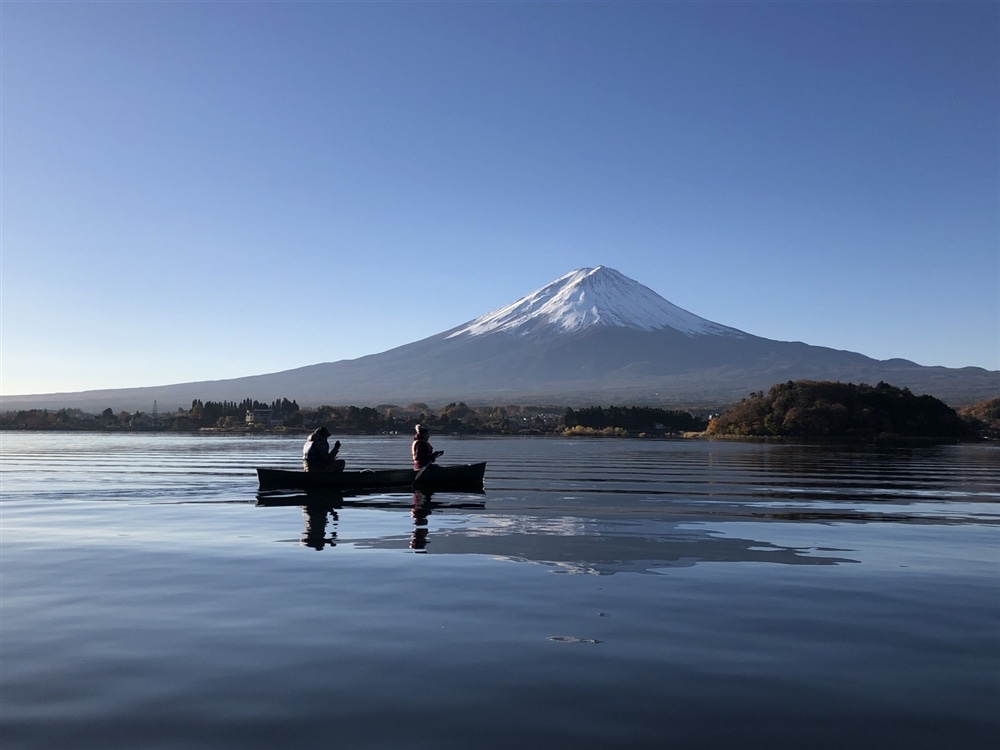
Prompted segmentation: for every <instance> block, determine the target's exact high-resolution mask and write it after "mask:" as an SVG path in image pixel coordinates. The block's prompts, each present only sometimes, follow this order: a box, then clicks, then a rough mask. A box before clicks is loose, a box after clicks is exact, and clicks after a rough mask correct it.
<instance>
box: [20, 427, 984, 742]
mask: <svg viewBox="0 0 1000 750" xmlns="http://www.w3.org/2000/svg"><path fill="white" fill-rule="evenodd" d="M340 437H341V440H342V441H343V443H344V448H343V450H342V454H341V455H342V457H343V458H345V459H347V461H348V466H349V468H388V467H399V466H405V465H406V463H407V457H408V450H409V441H408V438H406V437H403V436H399V437H388V436H387V437H378V438H357V437H353V436H352V437H346V436H340ZM0 440H2V465H0V470H2V474H0V491H2V499H0V534H2V537H0V584H2V592H0V593H2V602H0V660H2V669H0V743H2V744H3V746H4V747H5V748H7V747H10V748H35V747H37V748H49V747H61V746H64V745H66V744H67V743H69V742H72V744H73V745H74V746H75V747H78V748H115V747H121V748H133V747H143V748H180V747H184V748H199V747H204V748H230V747H231V748H265V747H266V748H271V747H275V746H287V747H300V746H307V745H309V746H320V747H327V746H350V747H362V748H368V747H371V748H383V747H384V748H396V747H401V746H406V747H428V748H431V747H434V748H468V747H481V748H494V747H496V748H501V747H503V748H507V747H512V746H515V747H546V748H548V747H574V748H590V747H593V748H597V747H601V748H604V747H607V746H609V744H611V745H613V746H621V747H650V748H652V747H656V748H663V747H678V748H725V747H789V746H793V745H794V746H797V747H798V746H801V747H811V748H827V747H828V748H844V747H853V748H865V747H872V748H875V747H879V748H883V747H886V746H893V747H907V748H940V747H963V748H980V747H982V748H986V747H990V748H992V747H995V746H996V744H997V739H998V737H1000V734H998V733H1000V719H998V715H1000V714H998V711H997V707H998V706H1000V635H998V634H1000V628H998V625H1000V452H998V450H997V448H996V447H995V446H991V445H974V446H944V447H937V448H921V449H892V450H875V449H867V448H840V447H836V446H806V445H788V444H763V443H735V442H703V441H645V440H619V439H614V440H599V439H573V440H562V439H552V438H528V439H515V438H504V439H492V438H476V439H457V438H450V437H447V436H437V435H435V436H434V438H433V443H434V445H435V448H443V449H445V451H446V453H445V456H444V457H443V459H442V461H443V462H444V461H447V462H454V463H464V462H469V461H478V460H487V461H488V462H489V465H488V467H487V473H486V493H485V494H484V495H476V494H468V495H464V494H439V495H434V496H432V497H431V498H430V499H429V504H428V501H427V499H425V498H419V497H418V498H416V503H417V505H416V507H415V506H414V503H415V498H414V497H413V496H412V495H410V494H408V493H407V494H386V493H382V494H378V495H370V496H364V497H357V498H345V499H344V501H343V502H340V503H337V504H330V505H325V506H323V505H312V506H310V507H302V506H301V505H299V504H298V503H297V499H296V498H294V497H292V498H286V499H287V501H288V502H289V503H291V504H289V505H277V506H275V505H273V501H274V498H267V497H264V498H259V497H258V496H257V485H256V480H255V478H254V475H253V467H254V466H257V465H265V466H274V467H284V468H297V467H298V463H299V458H298V456H299V449H300V442H301V439H292V438H285V437H259V436H255V437H249V436H180V435H162V434H161V435H76V434H58V435H53V434H38V433H2V434H0ZM303 502H304V501H303Z"/></svg>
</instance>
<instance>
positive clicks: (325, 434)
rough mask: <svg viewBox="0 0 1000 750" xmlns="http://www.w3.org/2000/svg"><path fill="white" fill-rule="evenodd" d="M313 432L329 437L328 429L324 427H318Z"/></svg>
mask: <svg viewBox="0 0 1000 750" xmlns="http://www.w3.org/2000/svg"><path fill="white" fill-rule="evenodd" d="M313 434H314V435H318V436H319V437H330V431H329V430H328V429H326V427H320V428H319V429H318V430H316V432H314V433H313Z"/></svg>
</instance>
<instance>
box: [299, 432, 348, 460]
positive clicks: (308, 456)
mask: <svg viewBox="0 0 1000 750" xmlns="http://www.w3.org/2000/svg"><path fill="white" fill-rule="evenodd" d="M328 437H330V431H329V430H328V429H326V427H320V428H318V429H316V430H314V431H313V433H312V434H311V435H310V436H309V437H308V439H307V440H306V444H305V445H303V446H302V468H303V470H305V471H343V470H344V466H345V465H346V462H345V461H344V460H343V459H341V458H337V453H339V452H340V441H339V440H338V441H337V442H336V443H334V444H333V448H332V449H331V448H330V443H329V441H328V440H327V438H328Z"/></svg>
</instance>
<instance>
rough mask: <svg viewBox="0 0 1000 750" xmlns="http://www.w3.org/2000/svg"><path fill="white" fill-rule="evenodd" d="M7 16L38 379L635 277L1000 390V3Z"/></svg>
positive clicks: (183, 378)
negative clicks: (972, 373)
mask: <svg viewBox="0 0 1000 750" xmlns="http://www.w3.org/2000/svg"><path fill="white" fill-rule="evenodd" d="M0 24H2V26H0V42H2V51H0V95H2V100H0V156H2V161H0V191H2V192H0V219H2V226H0V250H2V257H0V273H2V276H0V284H2V288H0V292H2V299H0V313H2V318H0V327H2V331H0V333H2V339H0V354H2V382H0V392H2V393H5V394H19V393H47V392H55V391H77V390H85V389H92V388H119V387H132V386H143V385H159V384H169V383H179V382H189V381H196V380H214V379H221V378H230V377H241V376H245V375H254V374H259V373H266V372H276V371H279V370H285V369H289V368H293V367H298V366H302V365H308V364H315V363H318V362H330V361H336V360H339V359H348V358H355V357H359V356H363V355H365V354H373V353H377V352H381V351H384V350H386V349H389V348H392V347H394V346H398V345H401V344H405V343H409V342H411V341H415V340H418V339H421V338H424V337H426V336H430V335H433V334H435V333H438V332H440V331H443V330H446V329H448V328H451V327H453V326H456V325H459V324H461V323H463V322H466V321H468V320H470V319H472V318H475V317H477V316H479V315H481V314H483V313H486V312H489V311H491V310H493V309H495V308H498V307H501V306H503V305H505V304H507V303H509V302H512V301H514V300H515V299H517V298H519V297H521V296H523V295H525V294H527V293H529V292H531V291H533V290H535V289H537V288H538V287H541V286H543V285H544V284H546V283H548V282H550V281H552V280H553V279H555V278H557V277H558V276H561V275H562V274H564V273H567V272H568V271H571V270H573V269H575V268H581V267H588V266H595V265H602V264H603V265H607V266H611V267H613V268H616V269H618V270H619V271H621V272H622V273H624V274H625V275H627V276H630V277H632V278H634V279H636V280H637V281H639V282H641V283H643V284H645V285H646V286H648V287H650V288H651V289H653V290H654V291H656V292H658V293H659V294H661V295H662V296H664V297H666V298H667V299H668V300H670V301H671V302H673V303H674V304H677V305H680V306H681V307H683V308H685V309H687V310H689V311H691V312H693V313H696V314H697V315H700V316H702V317H705V318H708V319H710V320H713V321H715V322H718V323H722V324H724V325H728V326H733V327H736V328H740V329H742V330H745V331H748V332H750V333H753V334H756V335H759V336H766V337H768V338H773V339H781V340H790V341H805V342H808V343H810V344H817V345H823V346H830V347H834V348H838V349H849V350H851V351H857V352H861V353H863V354H866V355H869V356H872V357H876V358H878V359H887V358H890V357H904V358H907V359H912V360H914V361H916V362H919V363H920V364H925V365H946V366H950V367H961V366H967V365H975V366H980V367H986V368H989V369H993V370H996V369H1000V4H998V3H996V2H973V3H962V2H947V3H944V2H942V3H935V2H916V3H907V2H882V3H878V2H873V3H853V2H851V3H844V2H829V3H824V2H774V3H768V2H706V3H673V2H644V3H638V2H637V3H629V2H614V3H600V2H588V3H574V2H424V3H422V2H388V3H374V2H372V3H366V2H353V3H339V2H309V3H296V2H246V3H243V2H200V3H199V2H151V3H142V2H131V3H129V2H121V3H119V2H62V3H60V2H55V3H37V2H26V3H19V2H10V1H9V0H5V1H4V2H3V4H2V6H0ZM276 395H286V396H288V397H294V394H276ZM235 397H239V394H234V398H235Z"/></svg>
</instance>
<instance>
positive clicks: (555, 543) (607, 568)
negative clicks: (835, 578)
mask: <svg viewBox="0 0 1000 750" xmlns="http://www.w3.org/2000/svg"><path fill="white" fill-rule="evenodd" d="M445 494H447V493H435V494H433V495H432V494H431V493H423V492H413V493H412V495H405V496H404V495H384V494H383V495H379V496H377V497H372V498H367V499H366V498H359V497H357V496H353V497H343V496H329V495H328V496H325V497H324V498H323V499H318V498H317V497H316V496H313V495H293V496H286V497H281V498H274V497H259V498H258V505H262V506H271V507H273V506H282V505H283V506H289V505H299V506H300V507H301V512H302V518H303V522H304V528H303V531H302V535H301V544H302V545H303V546H306V547H310V548H312V549H315V550H322V549H326V548H333V547H336V546H337V545H338V544H339V545H341V546H343V545H349V546H350V547H351V548H353V549H355V550H358V549H382V550H388V549H408V550H411V551H412V552H414V553H418V554H426V553H427V552H429V551H431V550H433V552H434V553H435V554H439V555H440V554H447V555H485V556H488V557H491V558H494V559H504V560H510V561H512V562H529V563H535V564H539V565H545V566H548V567H551V568H552V569H553V570H554V571H556V572H561V573H574V574H591V575H611V574H614V573H656V572H658V571H659V570H662V569H667V568H678V567H691V566H694V565H697V564H699V563H710V562H717V563H746V562H753V563H774V564H780V565H839V564H843V563H851V562H857V560H855V559H852V558H850V557H849V556H845V554H844V553H848V552H849V550H837V549H830V548H816V547H796V546H790V545H787V544H780V543H778V542H776V541H773V540H767V539H760V538H755V536H756V534H755V535H752V536H751V535H747V534H746V533H745V532H746V530H747V529H748V528H753V530H754V531H755V532H757V531H761V532H762V531H765V530H767V529H769V528H771V527H770V526H768V524H767V523H766V522H765V523H755V524H749V525H748V524H746V523H735V524H732V525H730V521H731V520H732V519H728V520H721V519H720V520H712V521H706V520H700V521H696V522H692V521H691V520H690V519H677V518H666V517H663V518H659V517H656V515H655V514H653V515H652V516H648V515H647V516H645V517H629V516H628V515H627V514H625V515H624V516H623V515H614V514H611V515H610V516H609V517H604V518H602V517H595V516H594V515H583V514H581V515H576V514H572V513H546V512H545V511H541V512H534V513H532V512H525V511H524V509H518V508H515V507H511V508H509V509H505V512H503V513H498V512H496V511H490V512H486V503H485V502H482V501H469V500H468V499H467V498H465V499H463V498H461V497H451V498H445V497H439V495H445ZM362 508H364V509H368V510H372V509H377V510H383V511H393V510H395V511H402V510H404V509H405V510H408V511H409V523H408V524H406V526H405V527H404V525H403V523H400V524H398V525H397V524H393V526H392V530H391V531H389V532H387V533H385V534H382V535H379V536H352V535H350V534H349V533H346V534H345V532H344V529H343V528H340V527H339V524H340V521H341V515H342V514H343V513H345V512H346V513H348V518H349V515H350V513H352V512H353V511H354V509H362ZM406 527H408V531H404V528H406ZM734 532H735V533H734Z"/></svg>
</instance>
